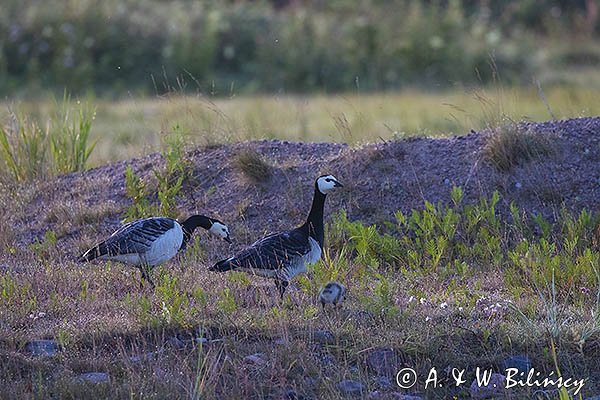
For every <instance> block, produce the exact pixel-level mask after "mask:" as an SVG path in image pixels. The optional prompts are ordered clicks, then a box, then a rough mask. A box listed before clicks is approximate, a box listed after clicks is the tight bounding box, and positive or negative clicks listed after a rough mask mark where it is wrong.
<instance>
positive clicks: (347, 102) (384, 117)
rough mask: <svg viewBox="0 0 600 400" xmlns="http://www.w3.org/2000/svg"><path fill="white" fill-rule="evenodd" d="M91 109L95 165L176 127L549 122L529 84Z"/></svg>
mask: <svg viewBox="0 0 600 400" xmlns="http://www.w3.org/2000/svg"><path fill="white" fill-rule="evenodd" d="M545 97H546V98H547V101H548V104H549V105H550V106H551V107H552V110H553V111H554V113H555V114H556V116H557V118H567V117H579V116H593V115H600V103H599V102H598V101H597V99H598V97H600V94H599V91H598V89H593V88H592V89H587V88H555V89H547V90H545ZM53 104H54V102H53V101H44V100H39V101H31V102H23V103H21V104H19V105H18V107H19V109H22V110H23V111H24V112H25V113H27V114H28V115H31V116H32V117H38V116H39V117H44V116H49V115H52V114H53V113H54V111H55V110H54V109H53ZM93 105H94V106H96V118H95V120H94V124H93V127H92V131H91V137H90V141H91V142H94V141H96V140H97V145H96V148H95V150H94V152H93V153H92V155H91V158H90V163H91V164H92V165H99V164H103V163H106V162H108V161H116V160H123V159H129V158H132V157H138V156H141V155H145V154H148V153H149V152H152V151H157V150H158V149H159V148H160V144H161V133H160V132H170V131H171V129H172V127H173V126H174V125H176V124H178V125H179V126H180V127H181V129H182V130H183V131H185V132H189V133H190V135H189V140H191V141H193V142H195V143H198V144H213V143H222V142H236V141H240V140H248V139H265V138H278V139H284V140H298V141H315V142H322V141H333V142H347V143H352V144H355V143H364V142H374V141H378V140H380V138H383V139H390V138H394V137H407V136H423V135H426V136H448V135H451V134H464V133H468V132H469V131H470V130H471V129H476V130H478V129H482V128H487V127H489V126H490V124H491V125H492V126H496V122H501V121H503V120H504V119H505V118H510V119H512V120H523V119H529V120H537V121H541V120H543V121H545V120H547V119H548V118H550V115H549V114H548V111H547V108H546V105H545V104H544V102H543V101H542V100H541V99H540V97H539V94H538V90H537V88H535V87H533V86H532V87H530V88H520V89H519V88H514V89H511V88H502V89H489V90H488V89H481V90H477V91H465V90H455V91H447V92H440V93H427V92H420V91H414V90H407V91H403V92H399V93H388V94H358V95H357V94H347V95H335V96H323V95H315V96H307V97H303V96H254V97H233V98H230V99H219V98H210V97H180V96H167V97H161V98H154V99H137V98H131V99H123V100H120V101H104V100H94V101H93ZM14 107H16V106H14ZM14 107H13V108H14ZM5 110H6V108H5V107H0V120H5V118H6V111H5ZM42 120H43V118H42Z"/></svg>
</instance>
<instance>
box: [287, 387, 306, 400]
mask: <svg viewBox="0 0 600 400" xmlns="http://www.w3.org/2000/svg"><path fill="white" fill-rule="evenodd" d="M283 398H284V399H286V400H311V398H310V397H307V396H304V395H303V394H300V393H298V392H296V391H295V390H294V389H288V390H286V391H285V394H284V396H283Z"/></svg>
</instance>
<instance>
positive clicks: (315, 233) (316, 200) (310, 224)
mask: <svg viewBox="0 0 600 400" xmlns="http://www.w3.org/2000/svg"><path fill="white" fill-rule="evenodd" d="M324 206H325V195H324V194H323V193H321V191H320V190H319V189H317V188H316V187H315V194H314V197H313V202H312V206H311V208H310V213H308V218H307V219H306V223H305V224H304V225H305V226H306V228H307V229H308V234H309V236H310V237H312V238H313V239H315V240H316V241H317V242H318V243H319V246H321V247H323V241H324V239H325V231H324V228H323V207H324Z"/></svg>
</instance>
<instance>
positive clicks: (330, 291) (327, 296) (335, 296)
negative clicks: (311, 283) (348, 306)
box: [319, 282, 346, 309]
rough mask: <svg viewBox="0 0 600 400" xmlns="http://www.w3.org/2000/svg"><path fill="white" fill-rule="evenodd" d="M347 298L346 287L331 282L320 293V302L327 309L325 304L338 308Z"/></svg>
mask: <svg viewBox="0 0 600 400" xmlns="http://www.w3.org/2000/svg"><path fill="white" fill-rule="evenodd" d="M345 298H346V287H345V286H344V285H342V284H341V283H339V282H329V283H328V284H326V285H325V286H324V287H323V288H322V289H321V291H320V292H319V301H320V302H321V306H323V309H325V304H333V305H334V306H337V305H338V304H339V303H341V302H342V301H344V299H345Z"/></svg>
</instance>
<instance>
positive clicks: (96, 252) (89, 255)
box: [77, 243, 108, 263]
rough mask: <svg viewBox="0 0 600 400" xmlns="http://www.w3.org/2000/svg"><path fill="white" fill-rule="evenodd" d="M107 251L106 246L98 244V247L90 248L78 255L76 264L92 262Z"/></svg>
mask: <svg viewBox="0 0 600 400" xmlns="http://www.w3.org/2000/svg"><path fill="white" fill-rule="evenodd" d="M107 251H108V249H107V247H106V245H105V244H104V243H100V244H99V245H97V246H94V247H92V248H91V249H89V250H88V251H86V252H85V253H83V254H82V255H80V256H79V257H78V258H77V262H80V263H83V262H88V261H92V260H94V259H96V258H98V257H100V256H103V255H105V254H107Z"/></svg>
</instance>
